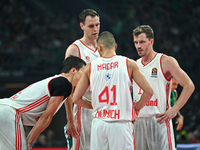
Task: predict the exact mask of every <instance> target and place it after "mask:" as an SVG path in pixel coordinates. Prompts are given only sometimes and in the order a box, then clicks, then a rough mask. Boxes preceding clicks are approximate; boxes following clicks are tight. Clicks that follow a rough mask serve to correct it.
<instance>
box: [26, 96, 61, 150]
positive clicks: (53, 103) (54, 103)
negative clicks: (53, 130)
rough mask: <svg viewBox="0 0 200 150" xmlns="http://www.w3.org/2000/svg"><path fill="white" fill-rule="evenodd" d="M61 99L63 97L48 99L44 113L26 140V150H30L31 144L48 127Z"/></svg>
mask: <svg viewBox="0 0 200 150" xmlns="http://www.w3.org/2000/svg"><path fill="white" fill-rule="evenodd" d="M63 98H64V97H63V96H53V97H51V98H50V100H49V103H48V105H47V108H46V110H45V112H44V113H43V114H42V116H41V117H40V119H39V120H38V121H37V122H36V124H35V125H34V127H33V128H32V130H31V131H30V133H29V135H28V136H27V138H26V141H27V147H28V150H31V149H32V144H33V142H34V141H35V140H36V139H37V137H38V136H39V134H40V133H41V132H42V131H43V130H45V129H46V128H47V127H48V126H49V124H50V123H51V120H52V118H53V115H54V113H55V112H56V110H57V108H58V106H59V104H60V103H61V102H62V100H63Z"/></svg>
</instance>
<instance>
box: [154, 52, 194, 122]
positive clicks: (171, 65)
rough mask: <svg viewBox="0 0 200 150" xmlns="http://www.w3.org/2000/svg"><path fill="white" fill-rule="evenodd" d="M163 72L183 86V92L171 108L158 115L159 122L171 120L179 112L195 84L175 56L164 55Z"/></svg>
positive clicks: (162, 60)
mask: <svg viewBox="0 0 200 150" xmlns="http://www.w3.org/2000/svg"><path fill="white" fill-rule="evenodd" d="M161 62H162V68H163V72H164V74H165V76H166V78H167V79H171V78H172V77H173V78H174V79H175V80H176V81H177V82H178V83H179V84H180V85H181V86H182V87H183V89H182V92H181V94H180V96H179V98H178V100H177V102H176V103H175V104H174V106H173V107H172V108H171V109H168V110H167V111H166V112H164V113H162V114H160V115H158V116H157V118H159V119H158V121H157V122H159V123H163V122H165V121H169V120H171V119H172V118H174V117H175V116H176V114H177V112H178V111H179V110H180V109H181V108H182V107H183V106H184V105H185V103H186V102H187V101H188V99H189V97H190V96H191V94H192V93H193V91H194V84H193V82H192V80H191V79H190V78H189V76H188V75H187V74H186V73H185V72H184V71H183V70H182V69H181V68H180V66H179V64H178V62H177V61H176V59H174V58H173V57H169V56H166V55H164V56H163V58H162V59H161Z"/></svg>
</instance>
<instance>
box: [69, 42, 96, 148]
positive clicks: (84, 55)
mask: <svg viewBox="0 0 200 150" xmlns="http://www.w3.org/2000/svg"><path fill="white" fill-rule="evenodd" d="M73 45H75V46H76V47H77V48H78V51H79V57H80V58H81V59H83V60H84V61H85V62H86V63H90V62H91V61H92V60H94V59H96V58H98V57H100V55H99V52H98V50H97V49H95V50H93V49H91V48H89V47H88V46H87V45H85V44H84V43H83V42H82V41H81V40H80V39H79V40H76V41H75V42H74V43H73ZM89 89H90V88H88V89H87V91H86V92H85V94H84V96H83V97H82V98H83V99H87V100H89V101H91V93H90V90H89ZM73 113H74V116H75V119H76V120H77V123H78V126H79V127H80V129H81V130H80V138H79V139H77V140H76V139H75V138H73V149H74V150H86V149H87V150H89V149H90V134H91V124H92V120H93V116H92V110H91V109H87V108H83V107H80V106H78V105H76V104H74V109H73Z"/></svg>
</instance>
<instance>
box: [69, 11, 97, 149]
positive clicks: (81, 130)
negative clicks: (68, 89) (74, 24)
mask: <svg viewBox="0 0 200 150" xmlns="http://www.w3.org/2000/svg"><path fill="white" fill-rule="evenodd" d="M79 18H80V27H81V29H82V30H83V33H84V34H83V37H82V38H81V39H78V40H76V41H75V42H74V43H73V44H71V45H70V46H69V47H68V48H67V50H66V54H65V58H67V57H68V56H69V55H74V56H77V57H80V58H81V59H83V60H84V61H85V62H86V63H89V62H91V61H92V60H94V59H96V58H98V57H99V56H100V55H99V53H98V51H97V43H96V40H97V37H98V35H99V29H100V21H99V18H100V17H99V14H98V13H97V12H96V11H95V10H92V9H86V10H83V11H82V12H81V13H80V15H79ZM71 97H72V95H71V96H70V97H69V101H66V103H65V107H66V108H67V109H66V110H67V112H66V113H67V120H68V123H67V128H68V133H69V134H71V135H72V136H73V137H74V138H73V149H74V150H89V147H90V132H91V131H90V130H91V122H92V119H93V117H92V110H89V109H86V108H81V107H80V106H77V105H74V109H73V111H72V107H73V103H72V98H71ZM83 98H84V99H88V100H91V96H90V92H89V90H88V91H87V92H86V93H85V95H84V96H83ZM70 99H71V100H70ZM73 113H74V116H75V118H74V116H73ZM79 136H80V138H79ZM75 138H77V139H75Z"/></svg>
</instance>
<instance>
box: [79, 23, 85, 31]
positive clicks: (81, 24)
mask: <svg viewBox="0 0 200 150" xmlns="http://www.w3.org/2000/svg"><path fill="white" fill-rule="evenodd" d="M83 26H84V24H83V23H82V22H80V27H81V29H82V30H83Z"/></svg>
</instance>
